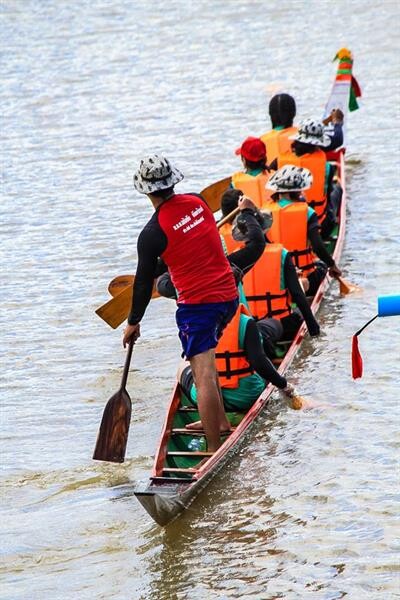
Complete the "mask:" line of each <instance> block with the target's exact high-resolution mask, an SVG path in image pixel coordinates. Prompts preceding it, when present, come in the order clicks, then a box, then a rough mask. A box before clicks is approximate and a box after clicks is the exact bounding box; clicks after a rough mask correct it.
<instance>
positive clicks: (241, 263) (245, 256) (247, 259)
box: [227, 208, 265, 273]
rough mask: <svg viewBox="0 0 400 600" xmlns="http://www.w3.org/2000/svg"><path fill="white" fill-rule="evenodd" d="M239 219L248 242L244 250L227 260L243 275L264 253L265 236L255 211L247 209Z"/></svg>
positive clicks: (238, 251) (234, 253) (233, 253)
mask: <svg viewBox="0 0 400 600" xmlns="http://www.w3.org/2000/svg"><path fill="white" fill-rule="evenodd" d="M238 219H240V220H241V221H242V222H243V227H244V228H245V229H246V237H247V239H248V241H247V242H246V245H245V246H244V248H240V250H237V251H236V252H232V253H231V254H229V255H228V257H227V258H228V260H229V262H230V263H231V264H234V265H236V266H237V267H238V268H239V269H241V271H243V273H247V271H249V270H250V269H251V268H252V267H253V265H254V264H255V263H256V262H257V260H258V259H259V258H260V256H261V255H262V253H263V252H264V248H265V236H264V233H263V230H262V229H261V226H260V224H259V222H258V221H257V219H256V217H255V216H254V211H252V210H250V209H248V208H245V209H244V210H242V211H241V213H240V216H239V217H238Z"/></svg>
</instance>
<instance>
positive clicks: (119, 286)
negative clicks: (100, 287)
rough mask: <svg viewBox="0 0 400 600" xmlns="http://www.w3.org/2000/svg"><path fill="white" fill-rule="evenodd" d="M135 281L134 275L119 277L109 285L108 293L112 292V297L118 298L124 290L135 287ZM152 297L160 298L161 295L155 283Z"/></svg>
mask: <svg viewBox="0 0 400 600" xmlns="http://www.w3.org/2000/svg"><path fill="white" fill-rule="evenodd" d="M134 281H135V276H134V275H117V276H116V277H114V279H113V280H112V281H110V283H109V284H108V291H109V292H110V294H111V296H112V297H113V298H115V296H118V294H120V293H121V292H122V290H124V289H125V288H127V287H129V286H130V285H133V283H134ZM151 297H152V298H159V297H160V294H159V293H158V292H157V289H156V283H155V282H154V285H153V292H152V294H151Z"/></svg>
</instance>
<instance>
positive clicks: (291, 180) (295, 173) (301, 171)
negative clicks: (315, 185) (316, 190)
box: [265, 165, 313, 193]
mask: <svg viewBox="0 0 400 600" xmlns="http://www.w3.org/2000/svg"><path fill="white" fill-rule="evenodd" d="M312 182H313V176H312V174H311V171H309V170H308V169H306V168H304V167H296V166H295V165H285V166H284V167H281V168H280V169H278V170H277V171H276V173H274V174H273V175H272V177H270V178H269V179H268V181H267V184H266V186H265V187H266V189H267V190H272V191H274V192H281V193H285V192H301V191H302V190H308V189H309V188H310V187H311V186H312Z"/></svg>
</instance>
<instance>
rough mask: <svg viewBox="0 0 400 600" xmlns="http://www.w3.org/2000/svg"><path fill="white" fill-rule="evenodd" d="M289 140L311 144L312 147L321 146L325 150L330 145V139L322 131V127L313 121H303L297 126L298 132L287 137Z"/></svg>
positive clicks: (319, 123)
mask: <svg viewBox="0 0 400 600" xmlns="http://www.w3.org/2000/svg"><path fill="white" fill-rule="evenodd" d="M289 139H290V140H296V141H297V142H303V144H311V145H312V146H322V147H323V148H325V147H326V146H329V144H330V143H331V138H330V137H329V135H327V134H326V133H325V131H324V126H323V124H322V123H321V122H320V121H316V120H315V119H305V120H304V121H302V122H301V123H300V125H299V129H298V132H297V133H296V134H295V135H291V136H290V137H289Z"/></svg>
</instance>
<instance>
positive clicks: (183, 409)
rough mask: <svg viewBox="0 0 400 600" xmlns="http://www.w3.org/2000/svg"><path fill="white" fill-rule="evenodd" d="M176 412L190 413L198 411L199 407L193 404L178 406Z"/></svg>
mask: <svg viewBox="0 0 400 600" xmlns="http://www.w3.org/2000/svg"><path fill="white" fill-rule="evenodd" d="M178 412H180V413H191V412H196V413H197V412H199V409H198V408H196V407H194V406H180V407H179V408H178Z"/></svg>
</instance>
